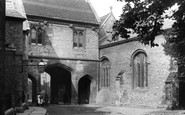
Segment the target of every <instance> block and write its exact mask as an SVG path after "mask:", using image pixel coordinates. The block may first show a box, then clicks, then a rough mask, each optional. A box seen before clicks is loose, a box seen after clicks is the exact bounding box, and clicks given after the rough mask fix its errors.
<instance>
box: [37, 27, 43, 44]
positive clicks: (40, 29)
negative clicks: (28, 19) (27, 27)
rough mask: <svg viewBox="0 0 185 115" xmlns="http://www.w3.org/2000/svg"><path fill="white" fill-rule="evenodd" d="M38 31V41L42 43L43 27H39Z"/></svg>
mask: <svg viewBox="0 0 185 115" xmlns="http://www.w3.org/2000/svg"><path fill="white" fill-rule="evenodd" d="M37 32H38V42H37V43H38V44H42V35H43V32H42V28H41V27H39V28H38V30H37Z"/></svg>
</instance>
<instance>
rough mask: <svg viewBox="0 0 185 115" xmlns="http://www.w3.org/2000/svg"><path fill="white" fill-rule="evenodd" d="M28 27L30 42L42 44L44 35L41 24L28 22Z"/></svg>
mask: <svg viewBox="0 0 185 115" xmlns="http://www.w3.org/2000/svg"><path fill="white" fill-rule="evenodd" d="M30 28H31V31H30V37H31V43H33V44H42V41H43V37H44V31H43V29H42V26H41V25H37V24H30Z"/></svg>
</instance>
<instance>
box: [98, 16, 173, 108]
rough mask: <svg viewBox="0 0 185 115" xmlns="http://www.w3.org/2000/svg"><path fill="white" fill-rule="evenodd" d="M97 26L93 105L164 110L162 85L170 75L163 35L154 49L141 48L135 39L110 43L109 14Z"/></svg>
mask: <svg viewBox="0 0 185 115" xmlns="http://www.w3.org/2000/svg"><path fill="white" fill-rule="evenodd" d="M101 21H102V23H101V26H100V34H101V35H100V36H101V37H100V59H101V63H100V76H101V79H100V82H99V83H100V91H99V92H98V94H97V103H104V104H116V105H122V106H135V107H152V108H157V107H161V106H165V104H166V102H165V81H166V79H167V77H168V75H169V73H170V71H169V68H170V57H169V56H167V55H165V53H164V51H163V46H162V44H163V43H165V39H164V36H163V35H158V36H157V37H156V40H155V42H156V43H158V44H159V46H158V47H152V48H151V47H150V46H145V45H143V44H141V43H140V42H139V41H138V40H137V37H136V35H134V34H131V37H130V38H128V39H124V38H119V37H118V40H117V41H111V37H112V36H111V34H110V33H111V31H112V25H113V23H114V22H115V18H114V16H113V14H112V13H109V14H108V15H105V16H104V17H102V18H101Z"/></svg>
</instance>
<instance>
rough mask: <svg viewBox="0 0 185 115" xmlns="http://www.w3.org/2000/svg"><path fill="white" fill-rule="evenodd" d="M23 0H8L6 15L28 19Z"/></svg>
mask: <svg viewBox="0 0 185 115" xmlns="http://www.w3.org/2000/svg"><path fill="white" fill-rule="evenodd" d="M21 3H22V1H21V0H6V16H8V17H14V18H20V19H26V15H25V14H24V11H23V6H22V5H21Z"/></svg>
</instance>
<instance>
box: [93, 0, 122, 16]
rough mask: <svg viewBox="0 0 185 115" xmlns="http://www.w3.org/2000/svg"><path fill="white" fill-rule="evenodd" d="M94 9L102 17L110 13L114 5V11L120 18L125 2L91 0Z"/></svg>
mask: <svg viewBox="0 0 185 115" xmlns="http://www.w3.org/2000/svg"><path fill="white" fill-rule="evenodd" d="M90 2H91V3H92V5H93V7H94V9H95V10H96V12H97V14H98V16H99V17H102V16H104V15H106V14H108V13H110V7H111V6H112V8H113V9H112V12H113V14H114V16H115V17H116V19H119V16H120V14H121V12H122V7H123V6H124V2H118V1H117V0H90Z"/></svg>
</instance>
